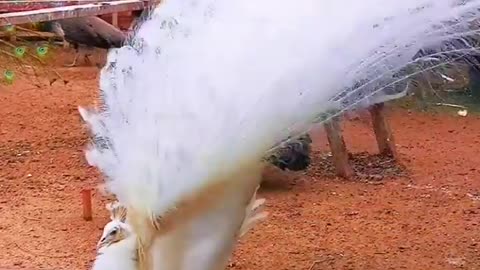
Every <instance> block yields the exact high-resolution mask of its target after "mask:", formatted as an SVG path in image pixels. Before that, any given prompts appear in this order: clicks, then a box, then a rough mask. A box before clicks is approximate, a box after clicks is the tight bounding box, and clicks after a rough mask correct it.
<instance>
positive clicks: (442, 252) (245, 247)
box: [0, 56, 480, 270]
mask: <svg viewBox="0 0 480 270" xmlns="http://www.w3.org/2000/svg"><path fill="white" fill-rule="evenodd" d="M64 61H70V60H65V58H64V57H61V56H56V57H55V62H62V63H63V62H64ZM0 63H1V65H8V64H11V63H10V62H6V61H2V62H0ZM58 70H59V72H60V73H61V74H62V75H63V76H64V77H65V79H67V80H68V81H69V83H68V84H67V85H63V84H62V83H61V81H56V82H54V83H53V85H52V86H49V85H48V84H49V78H45V77H44V78H42V79H39V80H33V79H32V78H33V77H32V76H31V75H22V76H20V75H19V76H18V79H17V80H16V81H15V82H14V84H13V85H11V86H1V88H0V104H1V106H0V166H1V169H0V189H1V192H0V269H75V270H76V269H89V267H90V265H91V262H92V260H93V259H94V255H95V244H96V242H97V240H98V238H99V236H100V234H101V230H102V229H103V226H104V225H105V223H106V222H107V220H108V215H107V212H106V210H105V209H104V205H105V203H106V201H105V200H104V199H102V197H101V195H100V194H98V193H96V194H94V197H93V199H94V219H93V221H84V220H83V219H82V218H81V209H82V208H81V197H80V191H81V189H82V188H84V187H94V186H95V185H97V184H98V183H100V182H101V177H100V176H99V174H98V173H97V172H96V171H95V169H93V168H90V167H88V166H87V164H86V162H85V161H84V155H83V149H84V147H85V145H86V142H87V141H86V138H87V137H86V134H85V130H84V129H83V127H82V123H81V121H80V118H79V115H78V113H77V106H78V105H88V104H91V103H92V101H93V99H94V95H95V92H96V90H97V79H98V73H99V72H98V71H99V70H98V69H97V68H92V67H78V68H68V69H67V68H58ZM19 74H20V73H19ZM34 84H39V85H40V87H39V88H38V87H35V86H34ZM362 119H363V118H361V119H359V120H350V121H348V123H346V124H345V136H346V141H347V145H348V147H349V149H350V150H351V151H352V152H363V151H368V152H371V153H375V151H376V145H375V141H374V136H373V134H372V131H371V128H370V126H369V123H368V122H365V121H364V120H362ZM389 119H390V123H391V125H392V128H393V131H394V133H395V135H396V142H397V144H398V150H399V152H400V155H401V163H402V164H403V165H405V166H406V167H407V168H408V176H402V177H386V178H384V179H382V180H381V181H371V182H368V181H367V182H365V181H353V180H352V181H345V180H341V179H336V178H333V177H329V176H327V175H326V174H325V173H324V171H322V170H323V169H324V168H323V167H319V164H320V161H321V160H322V159H321V157H320V154H319V153H320V151H325V149H327V148H326V139H325V137H324V134H323V132H322V131H321V130H320V129H318V130H316V131H315V132H313V134H314V136H313V137H314V143H315V148H316V154H315V157H314V164H313V166H312V167H311V168H310V169H309V170H308V171H307V172H306V173H297V174H287V175H286V176H285V175H284V176H282V177H276V176H275V175H269V177H270V178H271V179H268V181H270V182H271V181H276V182H275V184H274V185H273V186H272V184H271V185H269V187H268V189H264V190H263V191H262V192H261V193H260V196H261V197H266V198H267V207H268V210H269V212H270V217H269V219H268V220H267V221H266V222H264V223H263V224H261V225H260V226H258V227H257V228H255V229H254V230H253V232H251V233H249V235H247V236H246V237H245V238H244V239H242V240H241V243H240V245H239V247H238V249H237V251H236V254H235V257H234V259H233V266H232V269H235V270H240V269H245V270H246V269H249V270H265V269H275V270H282V269H285V270H294V269H314V270H320V269H322V270H325V269H355V270H357V269H369V270H375V269H379V270H380V269H382V270H384V269H421V270H426V269H457V268H458V269H480V244H479V240H480V229H479V224H480V168H479V166H478V165H479V164H480V150H479V149H480V148H479V144H480V117H478V116H475V115H468V116H467V117H463V118H462V117H458V116H456V115H455V114H454V113H451V114H447V113H444V114H431V113H414V112H408V111H406V110H402V109H394V110H390V112H389ZM313 264H315V265H313ZM312 265H313V266H312Z"/></svg>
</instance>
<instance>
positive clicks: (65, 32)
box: [42, 16, 126, 66]
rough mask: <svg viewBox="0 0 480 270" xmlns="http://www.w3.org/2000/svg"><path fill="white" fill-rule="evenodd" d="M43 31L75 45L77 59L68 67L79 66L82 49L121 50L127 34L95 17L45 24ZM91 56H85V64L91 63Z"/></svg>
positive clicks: (86, 54) (87, 54)
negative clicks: (54, 34) (78, 61)
mask: <svg viewBox="0 0 480 270" xmlns="http://www.w3.org/2000/svg"><path fill="white" fill-rule="evenodd" d="M42 30H43V31H47V32H53V33H56V34H57V35H59V36H61V37H63V38H64V39H65V40H66V41H67V42H68V43H70V44H71V45H73V47H74V48H75V51H76V53H75V58H74V60H73V63H72V64H70V65H68V66H75V65H76V64H77V60H78V57H79V55H80V49H85V48H87V49H92V48H101V49H111V48H119V47H121V46H122V45H123V43H124V42H125V39H126V34H125V33H123V32H122V31H121V30H119V29H117V28H116V27H115V26H113V25H111V24H109V23H108V22H106V21H104V20H102V19H100V18H98V17H95V16H91V17H78V18H69V19H63V20H57V21H50V22H44V23H43V25H42ZM89 55H90V54H89V53H85V54H84V60H85V62H88V63H90V60H89V58H88V56H89Z"/></svg>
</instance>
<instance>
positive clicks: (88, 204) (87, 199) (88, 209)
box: [82, 188, 92, 221]
mask: <svg viewBox="0 0 480 270" xmlns="http://www.w3.org/2000/svg"><path fill="white" fill-rule="evenodd" d="M82 205H83V219H84V220H86V221H90V220H92V190H91V189H89V188H88V189H84V190H82Z"/></svg>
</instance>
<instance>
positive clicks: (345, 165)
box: [324, 117, 353, 179]
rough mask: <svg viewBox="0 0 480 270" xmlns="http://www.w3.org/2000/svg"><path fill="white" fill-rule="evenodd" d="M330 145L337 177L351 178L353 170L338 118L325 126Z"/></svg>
mask: <svg viewBox="0 0 480 270" xmlns="http://www.w3.org/2000/svg"><path fill="white" fill-rule="evenodd" d="M324 127H325V131H326V133H327V139H328V143H329V144H330V149H331V150H332V156H333V162H334V165H335V170H336V172H337V175H338V176H340V177H343V178H347V179H348V178H351V177H352V176H353V169H352V167H351V166H350V163H349V160H348V151H347V147H346V146H345V140H344V139H343V135H342V128H341V127H340V121H339V119H338V117H334V118H332V119H331V120H330V121H328V122H326V123H325V124H324Z"/></svg>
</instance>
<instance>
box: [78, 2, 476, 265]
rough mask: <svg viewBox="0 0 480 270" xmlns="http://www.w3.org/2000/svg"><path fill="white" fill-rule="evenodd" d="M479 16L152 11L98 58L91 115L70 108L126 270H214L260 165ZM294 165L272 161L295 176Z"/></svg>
mask: <svg viewBox="0 0 480 270" xmlns="http://www.w3.org/2000/svg"><path fill="white" fill-rule="evenodd" d="M479 8H480V0H470V1H456V0H442V1H439V0H392V1H388V2H385V1H383V0H364V1H356V0H343V1H337V0H335V1H318V0H299V1H295V2H292V1H278V0H261V1H255V2H252V1H243V0H231V1H218V0H200V1H199V0H185V1H173V0H167V1H164V2H162V4H161V5H160V6H159V7H158V8H156V9H155V10H154V11H153V12H152V13H151V14H150V16H149V17H147V18H146V19H145V21H144V22H143V23H141V24H140V25H139V26H138V27H137V29H136V30H135V34H134V35H133V36H132V37H131V38H130V39H129V40H128V41H127V42H126V45H125V46H123V47H122V48H119V49H113V50H111V51H110V53H109V55H108V59H107V64H106V66H105V67H104V68H103V69H102V71H101V79H100V89H101V95H102V101H103V104H102V106H101V108H100V109H81V114H82V117H83V119H84V120H85V121H86V123H87V124H88V126H89V128H90V130H91V133H92V134H93V136H96V137H98V138H102V140H101V141H102V143H99V144H96V143H93V144H92V145H91V146H90V148H89V149H88V150H87V154H86V158H87V160H88V162H89V164H91V165H93V166H96V167H97V168H99V169H100V170H101V171H102V173H103V174H104V176H105V182H106V183H105V184H106V188H107V189H108V191H109V192H111V193H112V194H114V195H115V197H116V198H117V199H118V201H119V202H120V203H121V204H122V205H124V206H125V207H126V221H125V222H126V224H128V226H129V228H130V230H131V231H132V232H133V233H134V234H133V235H134V237H133V238H135V258H136V259H137V261H138V263H137V264H136V265H135V267H136V269H138V270H147V269H148V270H151V269H168V270H223V269H225V267H226V266H227V264H228V260H229V258H230V256H231V254H232V252H233V249H234V246H235V243H236V242H237V240H238V238H239V237H240V233H239V232H240V231H241V228H242V224H244V222H245V220H246V217H248V213H247V212H248V211H246V209H248V207H249V205H250V204H251V201H252V200H251V198H252V197H253V196H254V194H255V192H256V189H257V187H258V185H259V183H260V181H261V175H262V170H263V169H264V166H265V159H267V160H268V157H269V156H271V155H274V154H273V153H276V151H278V149H279V147H282V146H284V145H285V144H286V142H287V141H292V140H294V139H295V138H298V137H299V136H301V135H302V134H306V132H308V129H309V127H310V126H311V124H312V123H316V122H321V121H325V120H328V119H329V118H330V117H332V116H334V115H336V114H339V113H341V112H342V111H344V110H347V109H349V108H351V107H352V106H355V105H356V104H357V103H358V102H360V101H361V99H363V98H364V97H368V96H370V95H372V94H375V93H377V92H379V91H382V90H383V89H385V88H386V87H389V86H391V85H393V84H395V83H397V82H399V81H401V80H404V79H406V78H408V76H410V75H412V74H409V73H408V72H407V73H406V74H405V73H401V72H400V71H401V70H404V69H405V67H407V66H408V65H409V64H412V59H413V57H414V55H415V54H416V53H417V52H418V51H419V50H420V49H421V48H424V47H428V46H430V45H433V44H437V43H439V42H441V41H444V40H447V39H450V38H452V37H453V36H455V35H457V34H458V35H461V34H465V33H467V32H468V31H469V22H470V21H471V20H474V19H475V18H476V17H477V16H478V12H479V10H480V9H479ZM405 70H408V69H405ZM399 72H400V74H401V76H400V77H399V76H398V74H399ZM359 82H361V83H359ZM359 93H360V94H361V95H358V97H357V96H356V95H357V94H359ZM305 141H308V140H305ZM302 147H303V146H302ZM307 148H308V147H307ZM266 157H267V158H266ZM292 160H295V159H291V160H289V161H287V162H278V161H274V164H278V166H281V167H284V168H288V166H291V168H300V167H302V166H299V165H297V162H296V161H293V162H292ZM298 163H302V162H298ZM305 163H306V162H303V164H305ZM286 164H288V166H287V165H286ZM292 164H293V165H292ZM111 246H114V245H111ZM122 259H124V258H121V257H119V258H118V260H122ZM96 269H98V270H101V269H109V268H108V267H107V268H105V267H104V268H102V267H101V266H98V267H97V268H96Z"/></svg>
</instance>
